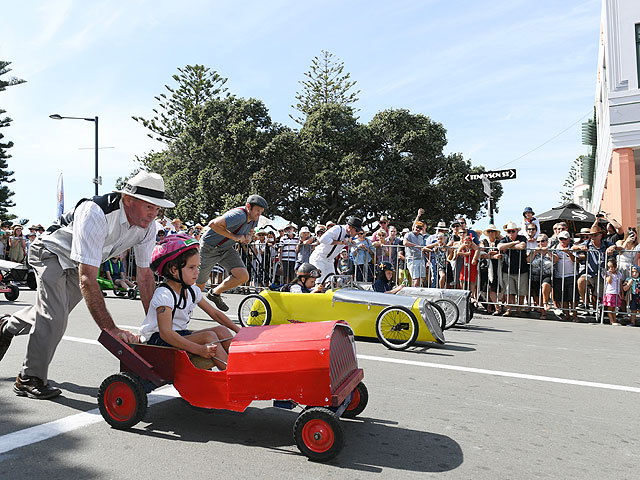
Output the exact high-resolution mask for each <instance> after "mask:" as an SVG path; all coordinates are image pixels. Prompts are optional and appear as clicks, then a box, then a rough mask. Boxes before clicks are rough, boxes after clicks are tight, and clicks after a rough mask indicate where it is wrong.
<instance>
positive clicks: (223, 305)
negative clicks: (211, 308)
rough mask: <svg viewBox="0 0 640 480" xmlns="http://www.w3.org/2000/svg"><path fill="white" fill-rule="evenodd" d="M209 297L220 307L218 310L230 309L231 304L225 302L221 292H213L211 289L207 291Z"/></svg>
mask: <svg viewBox="0 0 640 480" xmlns="http://www.w3.org/2000/svg"><path fill="white" fill-rule="evenodd" d="M207 298H208V299H209V300H211V301H212V302H213V303H214V304H215V305H216V307H218V310H221V311H223V312H226V311H227V310H229V306H228V305H227V304H226V303H224V300H222V297H221V296H220V295H219V294H217V293H213V292H212V291H211V290H209V291H208V292H207Z"/></svg>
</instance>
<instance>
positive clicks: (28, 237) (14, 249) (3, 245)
mask: <svg viewBox="0 0 640 480" xmlns="http://www.w3.org/2000/svg"><path fill="white" fill-rule="evenodd" d="M27 230H28V231H27V232H26V233H25V227H24V226H23V225H20V224H14V223H12V222H9V221H4V222H2V223H1V224H0V258H1V259H3V260H9V261H11V262H16V263H26V259H27V255H28V253H29V247H30V246H31V244H32V243H33V242H34V241H35V239H36V238H38V237H40V236H41V235H42V234H43V233H44V227H43V226H42V225H31V226H30V227H29V228H28V229H27Z"/></svg>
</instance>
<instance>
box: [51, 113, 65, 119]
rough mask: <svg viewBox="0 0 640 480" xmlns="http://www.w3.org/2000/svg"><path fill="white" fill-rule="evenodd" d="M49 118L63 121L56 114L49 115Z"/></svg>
mask: <svg viewBox="0 0 640 480" xmlns="http://www.w3.org/2000/svg"><path fill="white" fill-rule="evenodd" d="M49 118H52V119H54V120H62V117H61V116H60V115H59V114H57V113H54V114H53V115H49Z"/></svg>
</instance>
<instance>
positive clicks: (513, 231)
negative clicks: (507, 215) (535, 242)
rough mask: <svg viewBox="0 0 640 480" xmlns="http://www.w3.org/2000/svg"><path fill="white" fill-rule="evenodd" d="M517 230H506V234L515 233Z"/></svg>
mask: <svg viewBox="0 0 640 480" xmlns="http://www.w3.org/2000/svg"><path fill="white" fill-rule="evenodd" d="M515 232H517V230H507V233H515Z"/></svg>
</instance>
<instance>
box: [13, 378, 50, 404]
mask: <svg viewBox="0 0 640 480" xmlns="http://www.w3.org/2000/svg"><path fill="white" fill-rule="evenodd" d="M13 391H14V392H15V394H16V395H18V396H19V397H29V398H36V399H38V400H49V399H50V398H54V397H57V396H58V395H60V394H61V393H62V390H60V389H59V388H53V387H52V386H50V385H49V384H48V383H44V382H43V381H42V380H40V379H39V378H38V377H30V376H28V375H22V374H21V373H20V374H18V378H16V383H14V384H13Z"/></svg>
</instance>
